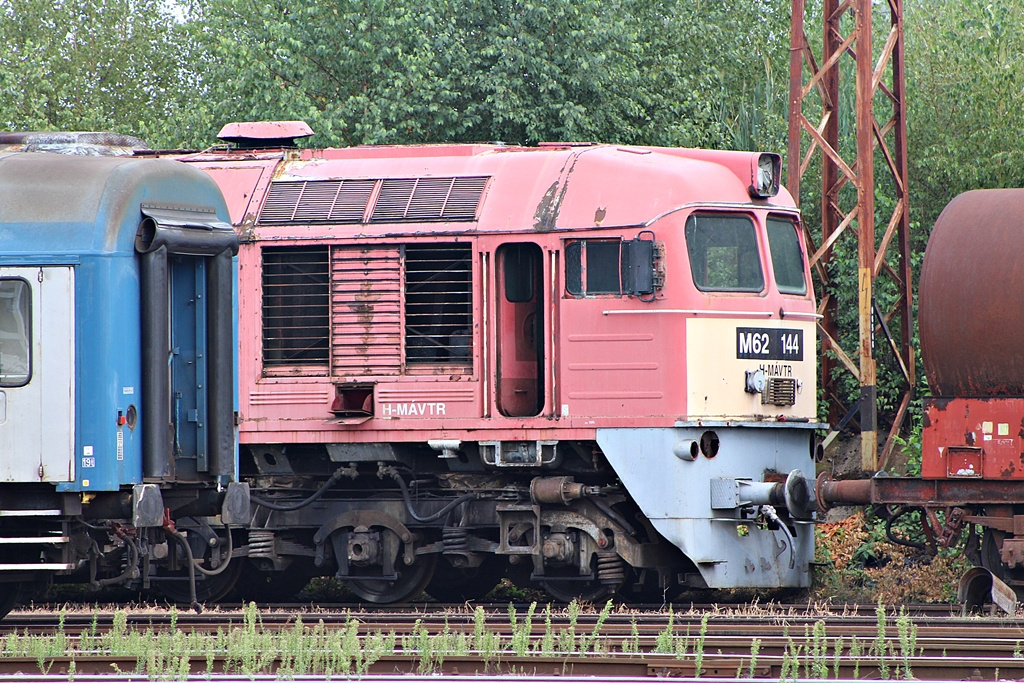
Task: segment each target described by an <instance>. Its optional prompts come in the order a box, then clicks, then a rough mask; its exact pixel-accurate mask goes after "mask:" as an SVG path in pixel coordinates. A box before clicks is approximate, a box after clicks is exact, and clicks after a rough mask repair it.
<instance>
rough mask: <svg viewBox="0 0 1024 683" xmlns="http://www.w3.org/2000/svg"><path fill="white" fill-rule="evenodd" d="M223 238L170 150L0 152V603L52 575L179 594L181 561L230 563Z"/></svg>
mask: <svg viewBox="0 0 1024 683" xmlns="http://www.w3.org/2000/svg"><path fill="white" fill-rule="evenodd" d="M6 141H7V142H10V139H9V138H8V139H7V140H6ZM90 144H91V143H90ZM128 144H129V145H131V143H130V142H129V143H128ZM237 244H238V240H237V237H236V234H235V232H234V231H233V230H232V228H231V224H230V218H229V214H228V211H227V207H226V205H225V202H224V199H223V197H222V195H221V193H220V191H219V190H218V188H217V186H216V185H215V184H214V183H213V182H212V180H211V179H210V178H209V176H207V175H206V174H204V173H202V172H200V171H198V170H197V169H194V168H189V167H188V166H186V165H185V164H180V163H177V162H174V161H169V160H145V159H133V158H130V157H128V158H85V157H81V156H65V155H56V154H42V153H7V154H0V501H2V503H0V544H2V548H3V551H2V554H0V615H2V614H6V613H7V611H9V610H10V609H11V607H12V606H13V605H14V604H15V601H16V600H17V599H18V595H19V593H20V591H21V589H22V588H23V587H25V586H26V585H35V584H38V583H45V582H46V581H48V580H51V579H53V578H58V579H60V578H68V579H71V578H74V579H75V580H85V581H88V582H89V583H91V585H93V586H94V587H99V586H104V585H111V584H115V583H124V584H133V585H137V586H150V585H159V586H161V587H162V588H163V589H164V590H165V592H166V593H167V594H168V595H171V596H175V597H177V598H179V599H182V600H184V601H188V600H189V599H190V598H192V597H193V595H194V591H191V590H190V587H189V586H190V580H189V577H190V576H192V575H193V573H194V572H193V571H192V570H191V567H192V566H193V565H195V566H196V567H197V569H196V571H198V572H205V573H208V574H214V575H216V574H221V573H223V574H228V575H230V574H231V573H232V572H237V571H238V570H239V569H240V568H241V561H235V562H232V561H231V548H232V544H233V540H232V533H233V532H232V531H231V527H232V525H236V524H237V525H239V526H241V525H246V524H247V523H248V520H249V506H250V502H249V498H248V489H247V486H246V485H244V484H239V483H238V481H237V479H236V476H235V475H236V465H235V459H236V456H235V436H234V425H233V423H232V419H231V418H232V413H233V410H234V395H235V392H234V386H235V375H234V372H233V368H234V361H233V355H234V349H235V345H234V342H233V314H232V293H233V289H234V277H235V275H234V270H233V267H232V258H233V254H234V253H235V251H236V249H237ZM242 540H244V537H241V538H239V544H241V541H242ZM196 558H199V559H201V560H202V561H201V562H200V561H199V560H197V559H196ZM200 575H201V576H202V575H203V574H200Z"/></svg>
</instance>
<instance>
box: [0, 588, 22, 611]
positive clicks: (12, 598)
mask: <svg viewBox="0 0 1024 683" xmlns="http://www.w3.org/2000/svg"><path fill="white" fill-rule="evenodd" d="M22 588H23V584H21V583H19V582H16V581H15V582H11V583H0V619H3V618H4V617H6V616H7V615H8V613H10V611H11V610H12V609H14V608H15V607H16V606H17V605H18V602H19V601H20V600H21V591H22Z"/></svg>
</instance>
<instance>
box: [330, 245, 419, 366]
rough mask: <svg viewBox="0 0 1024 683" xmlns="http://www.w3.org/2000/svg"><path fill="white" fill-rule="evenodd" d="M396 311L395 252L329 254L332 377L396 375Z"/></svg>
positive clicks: (398, 356) (398, 340)
mask: <svg viewBox="0 0 1024 683" xmlns="http://www.w3.org/2000/svg"><path fill="white" fill-rule="evenodd" d="M401 306H402V291H401V259H400V256H399V251H398V248H397V247H363V248H359V247H351V248H348V247H346V248H340V247H339V248H335V249H334V251H333V253H332V257H331V349H332V354H331V357H332V361H331V365H332V373H333V374H334V375H335V376H345V377H359V376H367V375H397V374H399V373H400V372H401V369H402V328H401V316H402V309H401Z"/></svg>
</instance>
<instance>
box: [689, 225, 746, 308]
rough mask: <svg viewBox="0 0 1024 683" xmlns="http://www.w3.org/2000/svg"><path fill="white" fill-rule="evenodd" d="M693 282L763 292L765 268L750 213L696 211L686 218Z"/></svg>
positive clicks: (721, 289) (707, 287)
mask: <svg viewBox="0 0 1024 683" xmlns="http://www.w3.org/2000/svg"><path fill="white" fill-rule="evenodd" d="M686 248H687V251H688V252H689V257H690V270H691V271H692V272H693V283H694V284H695V285H696V286H697V289H699V290H701V291H704V292H760V291H762V290H763V289H764V271H763V270H762V269H761V255H760V251H759V249H758V244H757V233H756V231H755V230H754V222H753V221H752V220H751V219H750V218H749V217H748V216H741V215H728V214H693V215H691V216H690V217H689V218H687V219H686Z"/></svg>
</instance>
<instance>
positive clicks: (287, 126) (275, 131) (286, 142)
mask: <svg viewBox="0 0 1024 683" xmlns="http://www.w3.org/2000/svg"><path fill="white" fill-rule="evenodd" d="M312 134H313V129H312V128H310V127H309V124H307V123H306V122H305V121H251V122H243V123H229V124H227V125H226V126H224V127H223V128H221V129H220V132H219V133H217V137H218V138H219V139H221V140H223V141H225V142H230V143H232V144H234V145H237V146H238V147H240V148H242V149H267V148H270V147H294V146H295V140H297V139H299V138H308V137H309V136H310V135H312Z"/></svg>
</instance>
